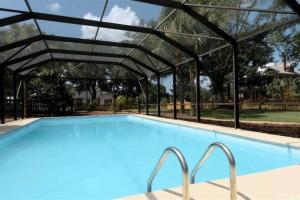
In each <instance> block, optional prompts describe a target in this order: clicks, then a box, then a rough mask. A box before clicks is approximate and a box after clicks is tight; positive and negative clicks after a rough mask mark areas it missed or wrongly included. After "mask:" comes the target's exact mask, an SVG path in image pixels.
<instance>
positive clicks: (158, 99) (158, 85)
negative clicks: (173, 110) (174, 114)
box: [156, 74, 161, 117]
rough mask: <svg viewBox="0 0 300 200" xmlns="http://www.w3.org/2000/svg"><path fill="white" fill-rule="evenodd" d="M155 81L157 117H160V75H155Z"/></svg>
mask: <svg viewBox="0 0 300 200" xmlns="http://www.w3.org/2000/svg"><path fill="white" fill-rule="evenodd" d="M156 77H157V79H156V81H157V94H156V95H157V96H156V101H157V116H158V117H160V116H161V113H160V99H161V98H160V95H161V94H160V74H157V75H156Z"/></svg>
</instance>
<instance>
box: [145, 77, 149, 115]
mask: <svg viewBox="0 0 300 200" xmlns="http://www.w3.org/2000/svg"><path fill="white" fill-rule="evenodd" d="M145 80H146V89H145V90H146V92H145V93H146V115H149V81H148V78H145Z"/></svg>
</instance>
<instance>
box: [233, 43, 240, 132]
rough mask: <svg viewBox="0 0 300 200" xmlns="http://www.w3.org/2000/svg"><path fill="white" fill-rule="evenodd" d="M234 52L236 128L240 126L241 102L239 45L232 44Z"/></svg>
mask: <svg viewBox="0 0 300 200" xmlns="http://www.w3.org/2000/svg"><path fill="white" fill-rule="evenodd" d="M232 50H233V51H232V52H233V57H232V59H233V70H232V72H233V73H232V74H233V95H234V100H233V102H234V128H240V104H239V63H238V45H232Z"/></svg>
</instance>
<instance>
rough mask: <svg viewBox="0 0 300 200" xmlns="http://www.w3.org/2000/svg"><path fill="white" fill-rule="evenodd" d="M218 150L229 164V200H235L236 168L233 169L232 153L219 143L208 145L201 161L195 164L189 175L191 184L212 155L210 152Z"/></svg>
mask: <svg viewBox="0 0 300 200" xmlns="http://www.w3.org/2000/svg"><path fill="white" fill-rule="evenodd" d="M217 147H218V148H220V149H221V150H222V151H223V152H224V153H225V154H226V156H227V159H228V162H229V164H230V199H231V200H236V198H237V190H236V167H235V160H234V157H233V154H232V152H231V151H230V150H229V148H228V147H227V146H226V145H224V144H222V143H220V142H215V143H212V144H211V145H209V147H208V148H207V150H206V151H205V153H204V154H203V156H202V157H201V159H200V160H199V161H198V163H197V164H196V166H195V168H194V169H193V171H192V174H191V183H192V184H193V183H195V177H196V174H197V172H198V171H199V169H200V168H201V166H202V165H203V164H204V163H205V161H206V160H207V159H208V157H209V156H210V155H211V154H212V152H213V151H214V150H215V149H216V148H217Z"/></svg>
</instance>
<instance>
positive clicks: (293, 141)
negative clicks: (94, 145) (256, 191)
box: [134, 115, 300, 149]
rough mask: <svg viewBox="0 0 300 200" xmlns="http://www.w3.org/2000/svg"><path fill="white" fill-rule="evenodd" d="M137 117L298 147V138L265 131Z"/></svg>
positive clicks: (299, 144) (299, 146)
mask: <svg viewBox="0 0 300 200" xmlns="http://www.w3.org/2000/svg"><path fill="white" fill-rule="evenodd" d="M134 116H137V117H142V118H145V119H151V120H156V121H161V122H166V123H172V124H175V125H178V126H187V127H192V128H198V129H206V130H210V131H214V132H221V133H225V134H227V135H231V136H235V137H241V138H245V139H249V140H258V141H262V142H268V143H272V144H276V145H281V146H286V147H294V148H299V149H300V138H292V137H286V136H279V135H272V134H267V133H261V132H255V131H246V130H242V129H235V128H230V127H222V126H216V125H210V124H201V123H195V122H189V121H183V120H174V119H168V118H162V117H155V116H149V115H134Z"/></svg>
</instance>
